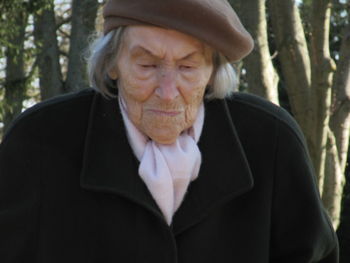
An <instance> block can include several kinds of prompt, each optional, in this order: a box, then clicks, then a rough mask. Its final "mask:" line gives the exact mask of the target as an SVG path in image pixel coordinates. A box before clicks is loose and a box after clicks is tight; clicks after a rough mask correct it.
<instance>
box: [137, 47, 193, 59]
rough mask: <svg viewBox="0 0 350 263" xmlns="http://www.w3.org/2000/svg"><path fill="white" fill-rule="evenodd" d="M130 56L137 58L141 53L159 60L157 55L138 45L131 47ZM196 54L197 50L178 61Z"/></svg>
mask: <svg viewBox="0 0 350 263" xmlns="http://www.w3.org/2000/svg"><path fill="white" fill-rule="evenodd" d="M130 52H131V54H132V56H133V57H134V56H137V55H139V54H142V53H146V54H147V55H149V56H151V57H154V58H159V56H158V55H157V54H154V53H153V52H152V51H151V50H149V49H147V48H145V47H142V46H140V45H137V46H135V47H133V48H132V49H131V51H130ZM197 53H199V52H198V51H197V50H195V51H193V52H191V53H189V54H187V55H185V56H184V57H182V58H180V59H179V60H185V59H188V58H190V57H192V56H194V55H196V54H197Z"/></svg>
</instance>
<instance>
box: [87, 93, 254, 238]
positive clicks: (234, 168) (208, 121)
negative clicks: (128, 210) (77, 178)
mask: <svg viewBox="0 0 350 263" xmlns="http://www.w3.org/2000/svg"><path fill="white" fill-rule="evenodd" d="M225 107H226V106H225V103H224V101H222V100H216V101H211V102H209V103H206V105H205V111H206V115H205V121H204V127H203V132H202V135H201V138H200V141H199V148H200V150H201V153H202V165H201V169H200V173H199V176H198V178H197V179H196V180H195V181H194V182H192V183H191V184H190V187H189V189H188V191H187V194H186V196H185V199H184V201H183V203H182V204H181V206H180V208H179V209H178V211H177V212H176V213H175V215H174V218H173V224H172V228H173V231H174V233H175V234H177V233H180V232H182V231H184V230H186V229H188V228H189V227H191V226H193V225H194V224H196V223H198V222H199V221H200V220H201V219H203V218H204V217H205V215H207V214H208V213H209V212H210V210H212V209H215V208H216V207H217V206H219V205H222V204H223V203H224V202H225V201H227V200H232V198H234V197H236V196H238V195H240V194H242V193H244V192H246V191H248V190H249V189H251V188H252V186H253V179H252V176H251V172H250V169H249V165H248V162H247V160H246V157H245V154H244V152H243V149H242V146H241V144H240V141H239V138H238V136H237V133H236V131H235V128H234V126H233V123H232V121H231V117H230V116H229V113H228V111H227V110H226V108H225ZM138 165H139V163H138V161H137V159H136V158H135V157H134V154H133V152H132V149H131V148H130V146H129V144H128V140H127V137H126V131H125V128H124V123H123V120H122V116H121V114H120V111H119V107H118V102H117V100H116V99H112V100H106V99H104V98H103V97H102V96H101V95H99V94H96V95H95V98H94V100H93V103H92V107H91V112H90V119H89V126H88V132H87V135H86V141H85V151H84V157H83V168H82V172H81V186H82V187H83V188H84V189H87V190H93V191H99V192H107V193H112V194H117V195H119V196H122V197H123V198H126V199H128V200H130V201H132V202H134V203H137V204H138V205H140V206H142V207H144V208H145V209H148V210H149V211H150V212H151V213H153V214H154V215H155V216H157V217H159V218H161V219H162V220H163V222H164V223H165V220H164V219H163V216H162V213H161V211H160V209H159V208H158V206H157V204H156V203H155V201H154V200H153V198H152V196H151V194H150V192H149V191H148V189H147V187H146V185H145V184H144V183H143V181H142V179H141V178H140V176H139V175H138Z"/></svg>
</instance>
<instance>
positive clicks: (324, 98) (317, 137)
mask: <svg viewBox="0 0 350 263" xmlns="http://www.w3.org/2000/svg"><path fill="white" fill-rule="evenodd" d="M330 14H331V0H314V1H313V2H312V14H311V28H312V32H311V45H310V52H311V53H310V54H311V62H312V67H311V68H312V71H311V72H312V73H311V83H312V84H311V100H310V104H311V110H310V115H309V116H310V119H309V123H310V125H311V126H310V128H309V130H308V136H307V137H308V143H309V145H308V146H309V150H310V154H311V156H312V158H313V162H314V166H315V171H316V175H317V176H318V182H319V187H320V191H321V193H322V190H323V180H324V176H325V172H324V171H325V161H326V147H327V130H328V123H329V116H330V102H331V86H332V82H333V72H334V71H335V68H336V66H335V63H334V61H333V60H332V58H331V56H330V51H329V27H330Z"/></svg>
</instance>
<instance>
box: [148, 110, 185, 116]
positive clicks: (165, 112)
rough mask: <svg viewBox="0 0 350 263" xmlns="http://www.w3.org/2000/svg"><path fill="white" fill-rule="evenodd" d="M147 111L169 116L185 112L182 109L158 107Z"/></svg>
mask: <svg viewBox="0 0 350 263" xmlns="http://www.w3.org/2000/svg"><path fill="white" fill-rule="evenodd" d="M147 111H149V112H151V113H154V114H157V115H164V116H169V117H174V116H177V115H179V114H181V113H182V112H183V111H181V110H157V109H148V110H147Z"/></svg>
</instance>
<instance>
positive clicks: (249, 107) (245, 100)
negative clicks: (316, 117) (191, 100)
mask: <svg viewBox="0 0 350 263" xmlns="http://www.w3.org/2000/svg"><path fill="white" fill-rule="evenodd" d="M227 103H228V105H229V108H230V112H231V115H232V116H233V119H237V121H236V122H235V123H237V125H239V122H242V121H243V122H253V121H258V122H263V123H270V124H271V125H272V123H276V122H277V124H278V126H279V127H280V128H281V129H284V130H289V131H290V132H292V133H294V135H295V136H296V137H297V138H298V139H299V140H300V141H301V143H302V144H305V138H304V135H303V133H302V131H301V128H300V126H299V124H298V123H297V122H296V120H295V119H294V118H293V116H292V115H291V114H290V113H289V112H288V111H286V110H285V109H283V108H282V107H280V106H278V105H276V104H274V103H272V102H270V101H268V100H266V99H264V98H261V97H258V96H256V95H252V94H248V93H243V92H237V93H235V94H234V95H233V96H232V97H231V98H229V99H227ZM237 112H238V114H237ZM243 113H244V114H243ZM252 125H254V124H252Z"/></svg>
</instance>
